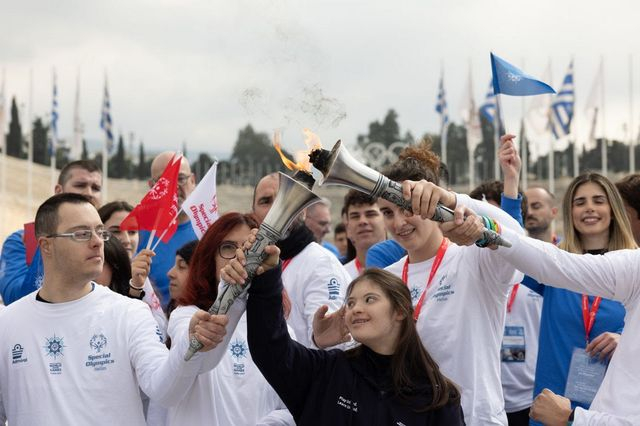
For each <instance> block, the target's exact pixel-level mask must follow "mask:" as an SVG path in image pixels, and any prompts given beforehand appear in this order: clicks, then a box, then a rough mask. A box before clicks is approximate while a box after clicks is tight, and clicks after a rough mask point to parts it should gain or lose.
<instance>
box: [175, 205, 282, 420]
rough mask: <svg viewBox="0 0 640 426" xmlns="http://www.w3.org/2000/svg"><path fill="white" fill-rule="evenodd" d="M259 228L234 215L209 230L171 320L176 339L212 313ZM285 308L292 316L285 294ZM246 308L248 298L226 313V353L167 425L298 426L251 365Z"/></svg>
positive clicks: (206, 367)
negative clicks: (223, 279)
mask: <svg viewBox="0 0 640 426" xmlns="http://www.w3.org/2000/svg"><path fill="white" fill-rule="evenodd" d="M257 227H258V223H257V222H256V220H255V218H254V217H253V215H249V214H241V213H235V212H234V213H227V214H224V215H222V216H221V217H220V218H219V219H218V220H217V221H216V222H215V223H213V225H211V227H209V229H208V230H207V232H206V233H205V235H204V236H203V237H202V240H200V242H199V243H198V245H197V247H196V249H195V251H194V253H193V256H192V257H191V261H190V262H189V278H188V279H187V284H186V287H185V288H184V290H183V291H182V294H181V295H180V297H178V299H177V300H176V302H177V305H178V306H177V308H176V309H175V310H174V311H173V312H172V313H171V316H170V318H169V327H168V334H169V336H170V337H171V339H180V338H182V337H184V334H185V333H187V332H188V327H189V321H190V319H191V317H192V316H193V312H195V311H197V310H198V309H204V310H207V309H209V307H210V306H211V305H212V304H213V302H214V301H215V299H216V297H217V295H218V284H219V282H220V270H221V269H222V268H223V267H224V266H225V265H227V263H229V262H230V261H231V260H232V259H234V258H235V257H236V250H237V249H238V248H239V247H241V246H242V244H243V243H244V241H246V240H247V238H248V236H249V233H250V230H251V229H252V228H257ZM283 305H284V306H285V314H287V312H288V310H290V302H289V300H288V297H287V296H286V293H283ZM245 308H246V298H244V299H243V298H239V299H237V300H236V301H235V302H234V304H233V306H232V307H231V309H230V310H229V312H228V313H227V315H228V317H229V323H228V325H227V335H226V336H225V338H224V341H223V342H222V344H220V345H219V346H218V348H222V349H221V350H220V357H219V358H218V362H217V363H216V365H203V368H202V371H203V372H204V373H203V374H200V375H199V376H198V377H197V378H196V380H195V381H194V383H193V385H192V386H191V388H190V389H189V392H188V393H187V394H186V395H185V396H184V398H183V399H182V401H180V402H179V403H177V404H176V405H174V406H173V407H171V408H170V409H169V413H168V417H167V424H168V425H183V424H190V423H196V422H197V423H201V422H202V420H205V419H206V420H207V422H209V423H210V424H212V425H230V424H246V425H248V424H254V425H255V424H278V425H283V424H292V425H293V424H294V422H293V418H292V417H291V415H290V414H289V411H288V410H287V409H286V408H285V406H284V404H283V403H282V401H281V400H280V398H278V395H277V394H276V393H275V391H274V390H273V389H272V388H271V386H270V385H269V384H268V383H267V381H266V380H265V379H264V377H263V376H262V374H261V373H260V371H259V370H258V368H257V367H256V365H255V364H254V363H253V360H252V359H251V355H250V354H249V346H248V344H247V321H246V315H245V314H244V312H245ZM227 346H228V350H227V349H226V348H227ZM218 348H216V350H218ZM194 361H195V360H193V361H191V362H194ZM207 370H208V371H207ZM205 371H206V372H205Z"/></svg>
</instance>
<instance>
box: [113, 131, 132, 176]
mask: <svg viewBox="0 0 640 426" xmlns="http://www.w3.org/2000/svg"><path fill="white" fill-rule="evenodd" d="M109 176H110V177H114V178H117V179H122V178H127V177H129V168H128V166H127V159H126V152H125V150H124V138H123V137H122V135H120V137H119V138H118V150H117V151H116V155H114V156H113V157H112V158H110V159H109Z"/></svg>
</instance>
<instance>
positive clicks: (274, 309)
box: [247, 268, 464, 426]
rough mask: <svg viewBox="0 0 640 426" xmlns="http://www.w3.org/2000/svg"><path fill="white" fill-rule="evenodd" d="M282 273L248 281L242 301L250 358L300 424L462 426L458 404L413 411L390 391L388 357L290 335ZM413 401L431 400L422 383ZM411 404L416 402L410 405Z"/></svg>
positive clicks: (460, 410) (269, 273)
mask: <svg viewBox="0 0 640 426" xmlns="http://www.w3.org/2000/svg"><path fill="white" fill-rule="evenodd" d="M280 274H281V270H280V268H275V269H273V270H271V271H268V272H266V273H264V274H262V275H260V276H258V277H256V278H254V280H253V284H252V286H251V288H250V289H249V300H248V303H247V333H248V340H249V349H250V351H251V357H252V358H253V361H254V362H255V363H256V365H257V366H258V368H259V369H260V371H261V372H262V374H263V375H264V377H265V378H266V379H267V381H268V382H269V384H270V385H271V386H272V387H273V388H274V389H275V391H276V392H277V393H278V395H279V396H280V398H281V399H282V401H283V402H284V403H285V405H286V406H287V408H288V409H289V411H290V412H291V414H292V415H293V418H294V419H295V421H296V423H297V424H299V425H367V426H369V425H405V426H409V425H463V424H464V416H463V414H462V408H461V407H460V404H459V403H456V404H449V405H447V406H445V407H443V408H440V409H438V410H432V411H428V412H422V413H419V412H416V411H415V410H413V409H412V408H411V407H410V406H409V405H407V403H406V402H403V401H400V400H399V399H398V398H397V397H395V396H394V395H393V393H392V392H390V389H391V373H390V368H389V363H390V357H389V356H383V355H379V354H376V353H375V352H373V351H371V350H370V349H369V348H367V347H365V346H360V347H359V348H357V349H354V350H351V351H347V352H343V351H341V350H338V349H334V350H330V351H323V350H313V349H309V348H306V347H304V346H303V345H301V344H299V343H297V342H295V341H293V340H292V339H291V337H289V333H288V331H287V325H286V322H285V319H284V315H283V311H282V281H281V279H280ZM414 396H415V398H413V399H414V401H415V402H416V404H419V405H423V406H424V405H426V404H427V403H428V402H430V401H431V398H432V395H431V386H430V384H429V383H428V382H426V381H425V384H424V385H423V386H422V388H421V389H417V390H415V392H414ZM414 405H415V404H414Z"/></svg>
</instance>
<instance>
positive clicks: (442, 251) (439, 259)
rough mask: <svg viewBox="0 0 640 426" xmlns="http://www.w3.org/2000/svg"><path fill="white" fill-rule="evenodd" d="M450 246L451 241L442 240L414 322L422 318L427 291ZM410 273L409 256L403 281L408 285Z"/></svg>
mask: <svg viewBox="0 0 640 426" xmlns="http://www.w3.org/2000/svg"><path fill="white" fill-rule="evenodd" d="M448 246H449V240H448V239H446V238H443V239H442V243H441V244H440V247H439V248H438V253H437V254H436V257H435V259H433V264H432V265H431V272H430V273H429V280H428V281H427V285H426V286H425V287H424V290H422V294H421V295H420V300H418V304H417V305H416V308H415V310H414V311H413V319H414V321H418V317H419V316H420V311H421V310H422V304H423V303H424V297H425V295H426V294H427V290H429V287H431V282H432V281H433V277H434V276H435V275H436V271H438V268H439V267H440V264H441V263H442V259H443V258H444V254H445V252H446V251H447V247H448ZM408 272H409V256H408V255H407V259H406V260H405V261H404V266H403V267H402V281H404V283H405V284H406V285H409V284H408Z"/></svg>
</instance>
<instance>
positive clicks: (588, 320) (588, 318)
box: [582, 294, 602, 344]
mask: <svg viewBox="0 0 640 426" xmlns="http://www.w3.org/2000/svg"><path fill="white" fill-rule="evenodd" d="M601 300H602V297H600V296H598V297H596V298H595V299H593V304H592V305H591V310H589V297H587V295H586V294H583V295H582V321H583V322H584V334H585V338H586V339H587V344H588V343H589V334H591V329H592V328H593V324H595V322H596V314H597V313H598V309H599V308H600V301H601Z"/></svg>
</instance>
